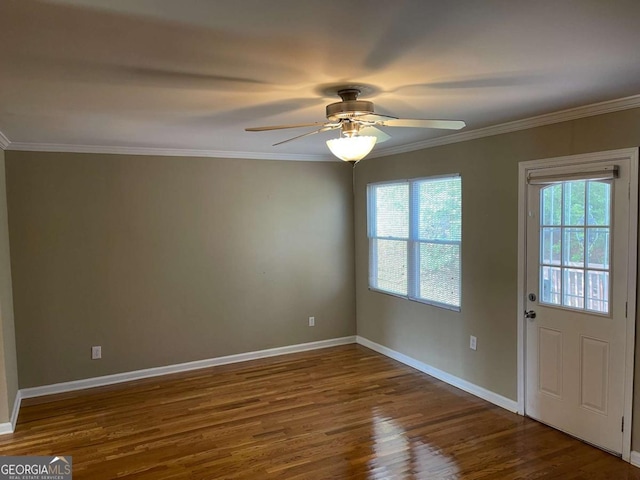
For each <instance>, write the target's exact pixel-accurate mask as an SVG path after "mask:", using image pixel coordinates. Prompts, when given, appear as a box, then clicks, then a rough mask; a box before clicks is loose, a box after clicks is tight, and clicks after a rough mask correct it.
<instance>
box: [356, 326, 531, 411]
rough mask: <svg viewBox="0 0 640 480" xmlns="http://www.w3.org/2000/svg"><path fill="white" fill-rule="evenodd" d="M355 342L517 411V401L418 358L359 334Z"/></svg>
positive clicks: (495, 403)
mask: <svg viewBox="0 0 640 480" xmlns="http://www.w3.org/2000/svg"><path fill="white" fill-rule="evenodd" d="M356 343H358V344H360V345H363V346H365V347H367V348H370V349H371V350H374V351H376V352H378V353H381V354H382V355H386V356H387V357H389V358H393V359H394V360H397V361H398V362H400V363H404V364H405V365H408V366H410V367H413V368H415V369H416V370H420V371H421V372H423V373H426V374H427V375H431V376H432V377H435V378H437V379H438V380H442V381H443V382H445V383H448V384H449V385H452V386H454V387H457V388H459V389H460V390H464V391H465V392H467V393H470V394H472V395H475V396H476V397H480V398H482V399H483V400H486V401H487V402H490V403H493V404H494V405H497V406H499V407H502V408H504V409H506V410H509V411H510V412H514V413H517V412H518V402H516V401H515V400H511V399H509V398H506V397H503V396H502V395H498V394H497V393H495V392H492V391H490V390H487V389H485V388H482V387H479V386H478V385H475V384H473V383H471V382H468V381H467V380H463V379H462V378H458V377H456V376H454V375H451V374H449V373H447V372H443V371H442V370H439V369H437V368H435V367H432V366H431V365H427V364H426V363H423V362H420V361H419V360H416V359H414V358H411V357H409V356H407V355H405V354H403V353H400V352H396V351H395V350H392V349H390V348H388V347H385V346H383V345H380V344H378V343H375V342H372V341H371V340H369V339H367V338H364V337H361V336H360V335H358V336H357V337H356Z"/></svg>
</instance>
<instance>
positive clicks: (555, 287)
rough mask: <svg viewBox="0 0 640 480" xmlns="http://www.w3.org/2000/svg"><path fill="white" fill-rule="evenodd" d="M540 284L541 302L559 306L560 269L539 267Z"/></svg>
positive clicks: (560, 289) (560, 288)
mask: <svg viewBox="0 0 640 480" xmlns="http://www.w3.org/2000/svg"><path fill="white" fill-rule="evenodd" d="M540 283H541V285H540V291H541V292H542V302H543V303H550V304H552V305H560V292H561V291H562V280H561V276H560V269H559V268H556V267H541V268H540Z"/></svg>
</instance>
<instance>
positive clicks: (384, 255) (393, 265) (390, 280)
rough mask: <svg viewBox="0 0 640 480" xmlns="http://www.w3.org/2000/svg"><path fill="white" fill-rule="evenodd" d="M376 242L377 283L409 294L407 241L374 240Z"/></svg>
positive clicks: (389, 289) (381, 288)
mask: <svg viewBox="0 0 640 480" xmlns="http://www.w3.org/2000/svg"><path fill="white" fill-rule="evenodd" d="M374 242H376V247H377V248H376V253H377V256H376V262H377V267H378V268H377V273H378V276H377V279H376V280H377V285H374V286H375V287H376V288H379V289H380V290H385V291H388V292H392V293H397V294H399V295H407V242H404V241H402V240H380V239H379V240H374Z"/></svg>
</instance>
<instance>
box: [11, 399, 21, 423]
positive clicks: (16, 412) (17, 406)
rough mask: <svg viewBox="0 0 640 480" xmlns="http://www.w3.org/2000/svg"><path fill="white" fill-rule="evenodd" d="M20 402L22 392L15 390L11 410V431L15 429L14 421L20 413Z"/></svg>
mask: <svg viewBox="0 0 640 480" xmlns="http://www.w3.org/2000/svg"><path fill="white" fill-rule="evenodd" d="M21 403H22V392H20V390H18V391H17V392H16V399H15V401H14V402H13V411H12V412H11V431H15V429H16V423H18V415H19V414H20V404H21Z"/></svg>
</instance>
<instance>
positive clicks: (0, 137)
mask: <svg viewBox="0 0 640 480" xmlns="http://www.w3.org/2000/svg"><path fill="white" fill-rule="evenodd" d="M10 144H11V142H10V141H9V139H8V138H7V136H6V135H5V134H4V133H2V132H0V148H1V149H2V150H6V149H7V147H8V146H9V145H10Z"/></svg>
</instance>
